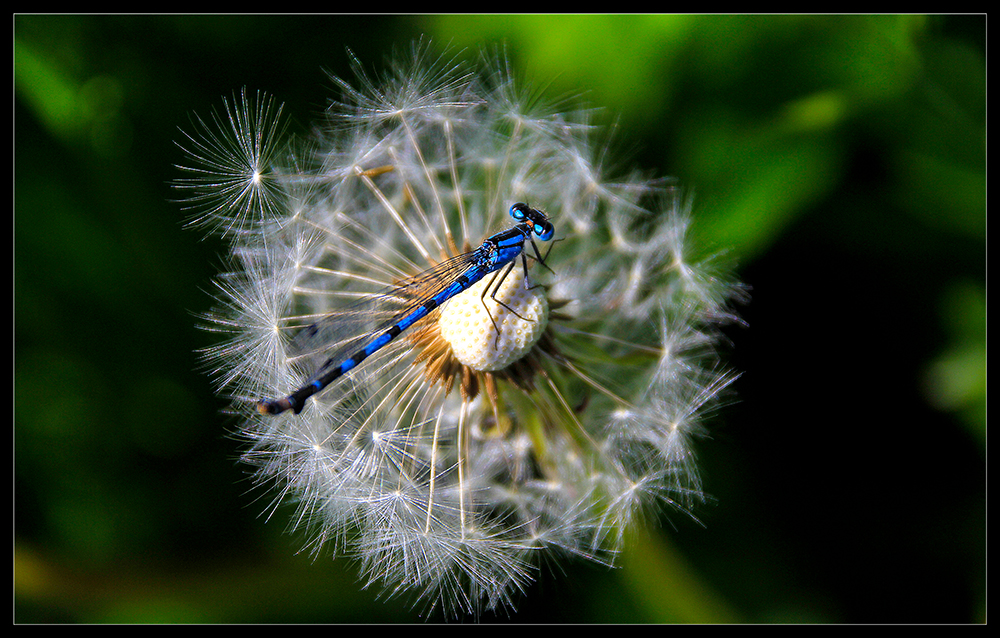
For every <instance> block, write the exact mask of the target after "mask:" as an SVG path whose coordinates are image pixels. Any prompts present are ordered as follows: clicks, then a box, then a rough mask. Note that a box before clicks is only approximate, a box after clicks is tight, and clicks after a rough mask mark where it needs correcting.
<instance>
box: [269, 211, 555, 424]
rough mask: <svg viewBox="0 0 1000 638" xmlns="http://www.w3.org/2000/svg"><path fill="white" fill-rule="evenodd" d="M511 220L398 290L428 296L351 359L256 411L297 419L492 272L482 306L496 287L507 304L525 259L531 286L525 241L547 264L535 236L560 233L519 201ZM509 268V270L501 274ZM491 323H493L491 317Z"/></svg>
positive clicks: (328, 364) (329, 364)
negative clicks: (509, 283) (511, 280)
mask: <svg viewBox="0 0 1000 638" xmlns="http://www.w3.org/2000/svg"><path fill="white" fill-rule="evenodd" d="M510 216H511V217H513V218H514V220H515V221H516V222H517V223H516V224H515V225H514V226H513V227H512V228H508V229H507V230H504V231H501V232H499V233H496V234H495V235H491V236H490V237H487V238H486V240H485V241H483V243H482V245H481V246H479V248H476V249H475V250H473V251H471V252H468V253H465V254H463V255H459V256H457V257H455V258H453V259H449V260H447V261H445V262H443V263H441V264H439V265H438V266H436V267H434V268H432V269H431V270H429V271H427V272H425V273H422V274H420V275H418V276H417V277H416V278H414V279H413V280H410V281H407V282H404V283H402V284H400V285H399V286H397V288H396V290H402V289H407V288H412V289H416V290H420V291H421V292H423V295H422V296H421V297H420V298H419V299H418V300H417V301H416V303H413V304H410V305H409V306H408V308H407V309H405V310H404V311H402V312H400V313H399V314H398V315H397V316H396V317H395V318H393V319H392V320H391V321H390V322H389V324H388V325H383V326H382V327H380V328H378V329H376V330H374V331H372V332H371V333H369V334H368V335H367V337H366V338H365V339H364V340H363V343H364V345H363V346H362V347H361V349H360V350H358V352H357V353H355V354H354V355H353V356H351V357H348V358H346V359H344V358H343V356H338V355H334V356H331V357H330V358H328V359H327V360H326V361H325V362H324V363H323V364H322V365H321V366H320V367H319V369H318V370H317V371H316V373H315V374H313V376H312V378H311V379H310V380H309V381H308V383H306V384H305V385H304V386H302V387H301V388H299V389H298V390H296V391H295V392H293V393H291V394H289V395H288V396H287V397H285V398H283V399H271V400H262V401H259V402H258V403H257V410H258V411H259V412H260V413H262V414H279V413H281V412H284V411H285V410H292V411H293V412H295V413H296V414H298V413H299V412H301V411H302V408H303V407H304V406H305V403H306V399H308V398H309V397H311V396H312V395H314V394H316V393H317V392H320V391H322V390H323V389H324V388H326V387H327V386H328V385H330V384H331V383H333V381H335V380H336V379H337V378H338V377H340V376H341V375H343V374H344V373H346V372H348V371H349V370H352V369H353V368H355V367H356V366H357V365H358V364H360V363H361V362H362V361H364V360H365V359H367V358H368V357H370V356H371V355H373V354H375V353H376V352H378V351H379V350H380V349H381V348H383V347H385V346H386V345H388V344H389V342H390V341H392V340H393V339H395V338H396V337H398V336H399V335H400V334H402V333H403V331H405V330H407V329H408V328H410V327H411V326H413V325H414V324H415V323H417V322H418V321H420V320H421V319H423V318H425V317H426V316H427V315H429V314H430V313H431V312H433V310H434V309H435V308H437V307H438V306H440V305H441V304H443V303H444V302H446V301H448V300H449V299H451V298H452V297H454V296H455V295H457V294H459V293H461V292H463V291H464V290H467V289H468V288H469V287H470V286H472V285H473V284H475V283H476V282H478V281H480V280H482V279H483V278H484V277H486V275H489V274H490V273H496V274H495V275H494V277H493V279H492V280H491V281H490V284H489V285H487V286H485V287H484V288H483V294H482V299H483V304H484V306H485V297H486V293H487V291H489V290H490V289H491V288H492V290H493V293H491V298H493V300H494V301H497V302H498V303H502V302H499V300H497V299H496V298H495V297H493V295H495V294H496V291H497V290H498V289H499V287H500V283H503V280H504V279H505V278H506V277H507V275H508V274H510V272H511V270H513V268H514V267H515V266H516V265H517V257H518V256H520V257H521V262H522V264H523V266H524V271H525V282H527V271H528V260H527V256H526V255H525V253H524V242H526V241H528V242H531V247H532V249H533V250H534V253H535V254H534V258H535V259H536V260H537V261H538V262H539V263H541V264H542V265H545V258H544V257H543V256H542V255H541V254H540V253H539V252H538V246H537V245H536V244H535V237H538V239H539V240H541V241H548V240H550V239H552V234H553V233H554V232H555V230H554V228H553V226H552V223H551V222H550V221H549V219H548V217H546V215H545V213H543V212H541V211H540V210H536V209H534V208H532V207H530V206H528V205H527V204H524V203H520V202H518V203H517V204H514V205H513V206H511V207H510ZM504 266H506V269H504V270H503V272H500V270H501V269H502V268H504ZM498 277H499V278H500V283H498V284H497V285H496V286H493V282H494V281H495V280H496V279H497V278H498ZM490 318H491V319H493V317H492V315H491V316H490ZM493 324H494V328H496V330H497V334H498V336H499V331H500V329H499V327H498V326H497V325H496V320H495V319H493ZM306 330H307V331H309V332H310V333H312V334H316V333H317V332H319V328H318V324H317V325H315V326H310V327H309V328H306ZM307 336H308V335H307ZM345 354H346V353H345Z"/></svg>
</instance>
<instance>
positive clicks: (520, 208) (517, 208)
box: [510, 202, 528, 220]
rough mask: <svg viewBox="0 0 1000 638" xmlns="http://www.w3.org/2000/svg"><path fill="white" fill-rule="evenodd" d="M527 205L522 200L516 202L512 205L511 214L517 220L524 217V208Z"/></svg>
mask: <svg viewBox="0 0 1000 638" xmlns="http://www.w3.org/2000/svg"><path fill="white" fill-rule="evenodd" d="M527 207H528V205H527V204H522V203H520V202H518V203H517V204H514V205H513V206H511V207H510V216H511V217H513V218H514V219H517V220H521V219H524V209H525V208H527Z"/></svg>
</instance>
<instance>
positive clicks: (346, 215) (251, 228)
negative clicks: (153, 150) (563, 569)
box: [179, 45, 742, 615]
mask: <svg viewBox="0 0 1000 638" xmlns="http://www.w3.org/2000/svg"><path fill="white" fill-rule="evenodd" d="M430 51H431V49H430V47H428V46H425V45H417V46H415V47H414V50H413V54H412V56H411V57H410V58H409V59H408V60H404V61H397V62H395V63H394V64H393V65H392V66H391V68H390V72H389V74H388V75H387V76H386V77H384V78H371V77H369V76H367V75H364V74H360V75H359V78H358V83H357V86H355V85H353V84H351V83H350V82H348V81H346V80H341V79H336V84H337V85H338V86H339V87H340V89H341V91H342V96H341V100H340V101H336V102H333V103H332V104H331V105H330V108H329V110H328V121H327V123H326V127H327V128H326V130H325V132H324V133H323V134H322V135H321V136H319V138H318V139H317V140H314V141H313V144H312V148H313V149H316V150H317V151H318V152H317V153H316V154H315V156H314V157H313V162H314V163H313V165H312V166H302V164H303V162H302V160H301V159H300V158H297V156H293V155H291V154H289V155H287V156H284V155H278V154H277V153H276V150H275V149H278V148H283V147H284V145H283V144H282V143H281V140H280V139H278V138H279V137H280V132H281V129H280V126H279V125H278V124H277V115H278V113H277V111H278V110H280V109H274V107H273V102H272V101H271V99H270V98H262V97H260V96H258V98H257V100H256V101H254V102H252V103H251V102H248V99H247V96H246V95H245V94H244V95H243V101H242V102H241V103H234V104H232V105H230V104H228V103H227V104H226V105H225V109H224V113H225V114H226V115H225V116H224V117H220V116H218V115H216V116H215V118H214V119H215V124H216V125H220V126H221V127H222V128H223V132H215V131H211V130H209V127H208V126H207V125H205V123H204V122H202V121H201V120H196V129H198V130H197V131H196V132H195V133H194V134H192V135H189V136H187V137H186V141H185V143H184V144H182V146H184V147H185V148H187V149H188V150H189V151H190V152H189V155H190V156H192V157H194V158H196V159H198V160H199V162H196V164H198V165H199V166H200V168H197V169H192V170H195V177H193V178H191V181H187V182H181V183H180V184H179V186H180V187H181V188H184V189H187V191H188V193H189V195H190V201H191V203H192V205H193V206H196V207H198V208H199V210H200V211H201V212H200V217H198V224H199V225H200V226H203V227H206V228H208V229H210V230H214V231H216V232H220V233H222V234H225V235H227V236H229V237H230V238H231V240H232V245H233V248H232V255H231V258H232V261H233V263H234V269H233V271H232V272H230V273H228V274H225V275H223V276H221V277H220V279H219V287H218V292H219V295H220V306H219V308H218V310H217V311H216V312H215V313H213V314H212V315H211V316H210V317H209V318H210V320H211V321H212V323H213V325H214V326H215V328H216V329H218V330H222V331H225V332H227V333H228V334H229V339H228V340H226V341H225V342H223V343H222V344H220V345H218V346H216V347H214V348H212V349H210V350H208V351H207V352H206V358H207V360H208V361H210V362H211V363H212V364H213V366H214V369H215V370H216V379H217V382H218V383H219V385H220V388H222V389H223V390H224V391H225V392H227V393H228V394H229V395H230V396H231V397H232V399H233V410H234V411H235V412H236V413H237V414H239V415H240V417H241V419H242V423H241V433H242V435H243V437H244V438H245V439H246V441H247V443H248V449H247V451H246V453H245V455H244V460H245V461H246V462H247V463H249V464H251V465H252V466H254V467H255V468H256V477H257V479H258V481H259V482H260V483H261V484H263V485H270V484H272V483H273V484H276V485H277V486H278V498H279V499H283V498H289V499H294V501H295V502H296V503H297V504H298V508H299V512H298V514H297V516H296V518H295V522H296V524H297V525H299V526H301V527H303V528H307V529H309V530H310V531H311V532H312V534H313V535H314V536H313V540H312V541H311V542H310V545H311V546H312V547H313V548H314V549H317V550H318V548H319V547H321V546H322V545H323V544H324V543H329V544H331V545H332V546H333V547H334V548H335V550H336V551H337V552H338V553H345V554H348V555H351V556H354V557H355V558H356V559H357V560H358V563H359V565H360V568H361V570H362V574H363V580H364V582H365V583H367V584H368V585H371V586H378V587H381V588H383V589H384V590H385V591H386V592H387V593H388V594H389V595H397V594H399V595H403V594H407V595H411V596H414V597H415V599H416V601H417V602H418V603H419V604H422V605H423V606H425V607H426V608H427V609H434V608H439V609H441V610H443V611H444V613H446V614H449V615H458V614H464V613H477V612H479V611H481V610H483V609H491V608H495V607H498V606H500V607H505V606H513V605H514V604H515V603H516V598H517V595H518V594H519V592H521V591H522V590H523V589H524V588H525V587H526V586H527V584H528V583H530V582H531V580H532V579H533V578H534V575H535V571H536V569H537V566H538V565H539V564H540V562H541V555H542V554H545V553H551V554H555V555H572V556H579V557H583V558H586V559H588V560H594V561H597V562H601V563H605V564H613V562H614V557H615V555H616V554H617V552H618V551H619V550H620V549H621V543H622V542H623V538H624V536H625V530H626V529H627V527H628V526H629V525H631V524H633V523H634V521H635V519H636V516H637V514H638V513H639V512H641V511H642V510H644V509H650V508H655V507H657V505H660V506H665V507H671V508H678V509H680V510H683V511H690V510H691V508H693V507H694V506H695V505H696V504H697V503H698V502H699V500H700V499H701V498H702V493H701V481H700V478H699V476H698V470H697V465H696V463H695V460H694V454H693V450H692V440H693V439H694V438H695V437H696V436H697V435H699V434H700V433H701V431H702V428H703V424H702V422H703V420H704V418H705V416H706V415H707V414H709V413H710V411H711V410H712V409H713V407H714V406H715V405H716V404H717V403H718V400H719V398H720V396H721V395H722V393H723V391H724V390H725V389H726V388H727V386H728V385H729V384H730V383H731V382H732V381H733V379H734V378H735V375H734V374H732V373H731V372H728V371H726V370H725V369H723V368H722V367H721V364H720V363H719V361H718V356H717V354H716V352H715V345H716V344H717V342H718V339H719V337H718V333H717V323H718V322H719V321H724V320H733V319H735V315H734V314H733V313H732V311H731V310H730V308H729V306H730V304H731V302H733V301H734V300H735V299H737V298H738V297H740V296H741V294H742V289H741V288H740V286H739V285H738V284H736V283H735V282H731V281H730V280H728V279H727V278H726V277H725V276H723V275H722V274H721V273H720V272H717V271H715V270H713V269H712V268H710V266H711V262H710V261H706V260H701V261H699V260H696V259H694V258H693V257H692V255H694V253H693V252H692V249H691V248H690V246H688V244H687V243H686V229H687V226H688V224H689V221H690V218H689V212H688V206H687V204H684V203H682V201H681V199H680V197H679V196H678V195H677V193H676V191H675V190H673V189H671V188H668V187H664V185H663V183H660V182H651V181H648V180H644V179H641V178H638V177H630V178H626V179H624V180H618V181H611V180H610V179H608V178H607V177H605V176H604V175H603V169H602V168H601V164H602V158H603V152H604V149H602V148H595V146H594V144H593V139H594V132H593V130H592V129H593V127H592V126H591V124H590V123H589V122H588V120H587V117H586V113H585V112H564V111H560V110H557V109H551V110H547V109H546V108H545V106H544V105H543V104H541V103H539V102H538V101H537V100H533V101H529V100H527V99H526V98H525V97H523V96H526V95H527V93H519V92H518V91H517V89H516V87H515V85H514V82H513V81H512V79H511V78H510V75H509V70H508V69H507V66H506V63H505V62H503V61H502V60H499V59H496V58H484V60H483V68H484V69H485V70H484V71H482V72H477V71H474V70H469V69H468V68H466V67H465V66H463V65H461V64H458V63H455V62H452V61H449V60H448V59H447V58H436V59H432V58H431V55H430ZM289 167H294V168H289ZM515 202H530V205H531V206H532V207H534V206H538V207H539V208H540V210H544V211H545V212H546V214H547V215H548V217H549V219H550V220H551V222H552V223H553V224H554V226H555V229H556V232H555V236H554V238H553V239H554V240H555V242H556V244H555V245H554V246H553V248H552V250H551V251H550V252H549V253H548V254H547V255H544V256H543V255H542V254H540V253H539V254H531V253H530V252H528V251H527V243H525V252H526V253H527V255H528V256H530V257H531V259H525V261H523V262H522V261H521V260H520V259H514V260H513V261H512V264H513V265H512V267H511V269H510V271H509V272H507V273H503V271H497V272H498V273H501V274H502V275H503V278H502V279H497V280H492V279H491V278H490V277H484V278H483V279H482V281H480V282H479V283H478V284H476V285H475V286H472V287H471V288H469V289H468V290H465V291H464V292H462V293H460V294H458V295H456V296H454V297H453V298H451V299H450V300H448V301H447V302H445V303H443V304H441V306H440V307H434V308H433V310H431V311H430V312H429V313H428V316H427V317H425V318H423V319H422V320H420V321H418V322H416V323H415V324H414V325H413V326H412V327H408V328H407V329H406V330H405V331H401V332H400V333H399V334H398V335H396V336H395V338H392V339H390V340H388V341H387V342H385V343H384V345H381V347H379V348H378V349H376V350H375V351H373V352H372V353H371V354H370V356H368V357H367V358H366V359H364V360H363V361H360V362H359V363H358V365H356V366H355V367H353V368H352V369H351V370H349V371H347V372H346V373H344V374H343V375H341V376H339V377H338V378H336V380H334V381H333V382H332V383H330V385H329V387H326V388H322V389H321V390H320V391H318V392H316V393H315V394H314V396H312V397H311V398H310V399H309V400H308V402H307V403H305V404H304V405H300V406H296V407H297V409H299V410H300V411H299V412H297V413H296V412H295V411H293V410H289V411H286V412H283V413H282V414H277V415H262V414H260V413H259V412H258V411H257V410H256V409H255V406H256V402H257V400H258V399H260V398H261V397H282V396H286V395H288V394H289V393H290V392H293V391H294V390H296V388H299V387H301V386H302V385H303V384H304V383H306V382H307V381H308V380H310V379H311V377H312V375H313V374H314V373H315V371H316V370H317V369H318V368H320V367H321V366H323V365H324V364H325V363H326V362H328V361H334V362H338V361H341V360H345V359H346V358H347V357H349V356H350V355H351V354H353V353H354V352H356V351H357V349H358V348H359V347H361V346H363V345H365V344H367V343H370V341H371V339H372V338H373V337H372V336H370V335H372V334H373V331H375V330H376V328H377V327H378V326H387V325H393V322H396V321H399V318H400V317H402V316H405V314H406V313H407V312H412V309H413V308H414V307H416V306H415V305H414V304H419V303H421V300H422V299H426V298H427V295H428V294H429V293H428V290H427V286H428V281H427V277H426V274H425V275H424V276H423V278H421V277H420V276H419V275H420V274H421V273H426V271H427V270H428V269H429V268H433V267H435V266H438V265H439V264H447V263H451V262H450V261H449V260H454V259H455V258H456V257H457V256H459V255H461V254H463V253H465V252H467V251H470V250H472V249H473V248H475V247H476V246H479V245H480V243H481V242H482V241H483V238H485V237H489V236H491V235H493V234H494V233H497V232H498V231H501V230H503V229H504V228H508V227H510V224H511V222H510V221H509V220H505V219H504V216H505V215H506V212H507V210H508V209H510V207H511V205H512V204H513V203H515ZM526 241H527V240H525V242H526ZM434 272H441V268H440V267H439V269H438V270H436V271H434ZM374 334H378V333H377V332H375V333H374ZM345 353H346V355H345ZM338 357H340V359H338Z"/></svg>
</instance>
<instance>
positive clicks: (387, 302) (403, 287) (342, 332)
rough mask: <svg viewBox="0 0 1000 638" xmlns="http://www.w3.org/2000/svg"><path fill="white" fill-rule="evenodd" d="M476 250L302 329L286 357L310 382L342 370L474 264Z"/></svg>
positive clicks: (444, 262) (290, 345)
mask: <svg viewBox="0 0 1000 638" xmlns="http://www.w3.org/2000/svg"><path fill="white" fill-rule="evenodd" d="M475 259H476V251H472V252H468V253H463V254H461V255H458V256H456V257H452V258H451V259H448V260H446V261H443V262H441V263H439V264H437V265H435V266H433V267H431V268H428V269H427V270H425V271H423V272H421V273H419V274H417V275H414V276H413V277H410V278H408V279H405V280H403V281H401V282H399V283H397V284H395V285H393V286H390V287H388V288H385V289H383V290H381V291H377V292H373V293H372V294H371V295H369V296H368V297H366V298H364V299H362V300H361V301H359V302H357V303H354V304H351V305H349V306H346V307H344V308H338V309H337V310H334V311H332V312H330V313H329V314H327V315H325V316H324V317H323V318H322V319H320V320H318V321H317V322H315V323H314V324H312V325H310V326H306V327H305V328H303V329H302V330H300V331H299V332H298V333H297V334H296V335H295V337H294V338H293V339H292V341H291V342H290V343H289V345H288V355H289V357H290V358H292V359H293V360H296V361H297V362H298V363H299V364H300V365H302V366H303V369H304V370H309V371H311V373H312V376H311V377H310V378H315V377H318V376H320V375H322V374H323V373H324V372H326V371H327V370H329V369H330V368H333V367H335V366H339V365H340V364H341V363H343V362H344V361H345V360H347V359H348V358H349V357H351V356H353V355H354V354H356V353H357V352H358V351H359V350H361V349H362V348H363V347H364V346H365V345H366V344H367V343H369V342H370V341H371V340H372V339H374V338H375V337H377V336H378V335H380V334H382V333H383V332H385V331H386V330H388V329H389V328H391V327H392V326H394V325H396V324H397V323H399V322H400V321H401V320H402V319H403V318H405V317H407V316H409V315H410V313H412V312H414V311H415V310H416V309H417V308H419V307H420V306H421V305H422V304H423V303H424V302H425V301H427V299H429V298H431V297H433V296H434V295H436V294H437V293H439V292H441V290H443V289H444V288H445V287H446V286H448V285H449V284H451V283H452V282H453V281H455V279H456V278H457V277H458V276H459V275H460V274H462V272H464V271H465V270H467V269H468V268H469V267H470V266H471V265H472V264H474V263H475Z"/></svg>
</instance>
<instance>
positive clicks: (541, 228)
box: [535, 224, 555, 241]
mask: <svg viewBox="0 0 1000 638" xmlns="http://www.w3.org/2000/svg"><path fill="white" fill-rule="evenodd" d="M553 232H555V229H554V228H552V225H551V224H547V225H542V224H535V234H536V235H538V238H539V239H541V240H542V241H548V240H550V239H552V233H553Z"/></svg>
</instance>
